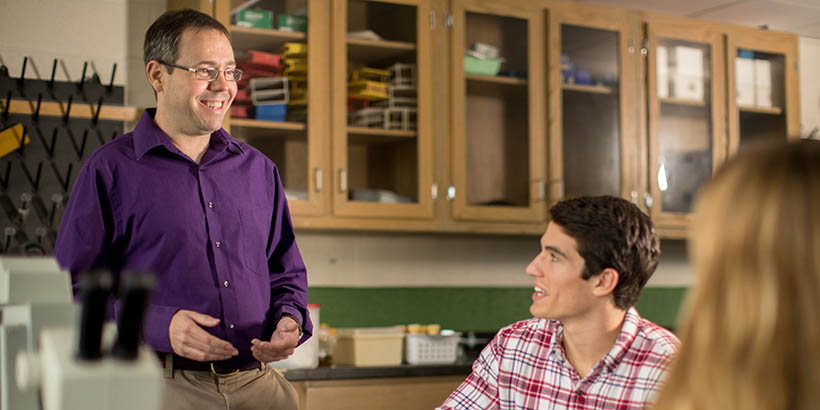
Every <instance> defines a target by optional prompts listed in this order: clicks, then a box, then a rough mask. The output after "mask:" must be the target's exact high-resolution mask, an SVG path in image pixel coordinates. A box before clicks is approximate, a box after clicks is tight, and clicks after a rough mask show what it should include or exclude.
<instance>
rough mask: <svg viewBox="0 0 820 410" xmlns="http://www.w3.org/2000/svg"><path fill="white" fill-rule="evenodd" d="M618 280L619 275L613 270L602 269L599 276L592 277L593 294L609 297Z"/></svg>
mask: <svg viewBox="0 0 820 410" xmlns="http://www.w3.org/2000/svg"><path fill="white" fill-rule="evenodd" d="M620 279H621V275H620V274H619V273H618V271H616V270H615V269H612V268H606V269H604V270H603V271H602V272H601V273H600V274H598V275H595V276H593V277H592V280H594V281H595V282H594V286H593V287H592V292H593V294H595V295H596V296H606V295H611V294H612V292H614V291H615V287H616V286H618V281H619V280H620Z"/></svg>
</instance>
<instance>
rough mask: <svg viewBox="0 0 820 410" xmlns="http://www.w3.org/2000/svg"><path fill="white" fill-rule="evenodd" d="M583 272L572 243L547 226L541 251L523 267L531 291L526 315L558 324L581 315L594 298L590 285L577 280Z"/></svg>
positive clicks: (562, 232) (574, 243)
mask: <svg viewBox="0 0 820 410" xmlns="http://www.w3.org/2000/svg"><path fill="white" fill-rule="evenodd" d="M583 269H584V259H583V258H582V257H581V255H580V254H579V253H578V245H577V243H576V242H575V239H573V238H572V237H571V236H569V235H567V234H566V233H564V230H563V229H562V228H561V227H560V226H559V225H556V224H554V223H552V222H550V223H549V225H547V231H546V232H544V235H543V236H541V251H540V252H539V253H538V255H536V256H535V258H534V259H533V260H532V262H530V264H529V266H527V274H528V275H530V276H532V278H533V285H534V287H535V291H534V293H533V295H532V305H531V306H530V313H532V314H533V316H535V317H539V318H544V319H554V320H558V321H561V322H566V321H567V320H572V319H573V318H576V317H580V316H582V315H583V314H585V313H586V312H587V311H588V310H589V309H590V308H591V306H593V303H595V299H596V298H595V297H594V295H593V293H592V287H593V285H592V281H589V280H584V279H582V278H581V272H582V271H583Z"/></svg>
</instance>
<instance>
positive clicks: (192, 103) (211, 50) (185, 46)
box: [158, 28, 236, 136]
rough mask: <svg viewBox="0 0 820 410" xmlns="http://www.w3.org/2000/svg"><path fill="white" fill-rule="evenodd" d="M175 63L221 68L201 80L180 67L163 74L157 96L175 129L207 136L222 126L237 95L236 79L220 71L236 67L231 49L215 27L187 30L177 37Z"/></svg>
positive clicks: (189, 133)
mask: <svg viewBox="0 0 820 410" xmlns="http://www.w3.org/2000/svg"><path fill="white" fill-rule="evenodd" d="M175 63H176V64H179V65H183V66H187V67H191V68H202V67H213V68H216V69H217V70H220V73H219V76H218V77H217V78H216V80H214V81H210V82H209V81H207V80H200V79H197V78H196V75H195V74H194V73H191V72H187V71H185V70H182V69H176V68H175V69H174V70H173V75H167V76H166V80H167V81H166V88H165V90H164V92H163V93H160V94H159V96H158V98H161V99H162V104H159V105H160V106H161V107H162V109H164V110H166V113H165V114H167V118H170V119H171V120H172V121H173V122H174V128H175V129H176V130H177V131H179V132H182V133H184V134H186V135H195V136H196V135H210V134H211V133H212V132H214V131H216V130H218V129H219V128H221V127H222V120H223V118H224V117H225V114H226V113H227V112H228V110H229V108H230V106H231V103H232V102H233V99H234V97H235V96H236V81H228V80H226V79H225V76H224V74H223V73H222V72H221V70H224V69H226V68H231V67H236V62H235V61H234V54H233V48H232V47H231V43H230V41H228V39H227V37H225V35H224V34H223V33H222V32H220V31H217V30H212V29H204V30H196V29H190V28H189V29H186V30H185V31H184V32H183V33H182V36H181V37H180V43H179V58H178V59H177V61H175Z"/></svg>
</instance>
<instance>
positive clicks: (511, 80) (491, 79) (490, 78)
mask: <svg viewBox="0 0 820 410" xmlns="http://www.w3.org/2000/svg"><path fill="white" fill-rule="evenodd" d="M464 77H465V78H466V79H467V80H470V81H480V82H484V83H494V84H507V85H520V86H526V85H527V80H526V79H523V78H515V77H502V76H497V75H482V74H465V75H464Z"/></svg>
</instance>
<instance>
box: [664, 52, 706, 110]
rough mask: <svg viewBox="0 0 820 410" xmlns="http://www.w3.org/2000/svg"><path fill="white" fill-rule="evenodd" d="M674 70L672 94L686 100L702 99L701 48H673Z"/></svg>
mask: <svg viewBox="0 0 820 410" xmlns="http://www.w3.org/2000/svg"><path fill="white" fill-rule="evenodd" d="M673 52H674V58H675V71H674V75H673V76H672V77H673V84H672V90H673V96H674V97H675V98H683V99H687V100H699V101H701V100H703V96H704V86H703V79H704V77H703V50H702V49H700V48H695V47H687V46H676V47H675V48H674V51H673Z"/></svg>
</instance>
